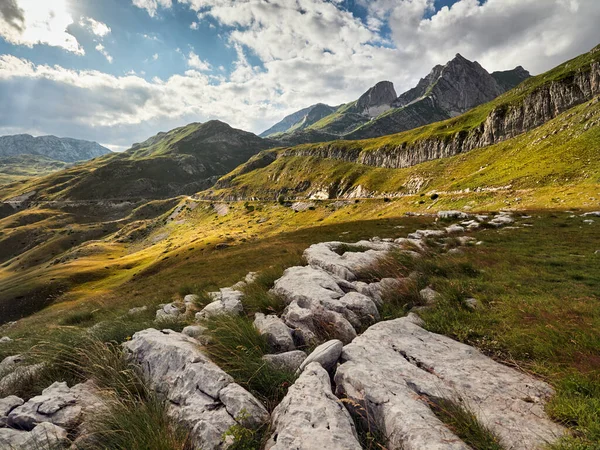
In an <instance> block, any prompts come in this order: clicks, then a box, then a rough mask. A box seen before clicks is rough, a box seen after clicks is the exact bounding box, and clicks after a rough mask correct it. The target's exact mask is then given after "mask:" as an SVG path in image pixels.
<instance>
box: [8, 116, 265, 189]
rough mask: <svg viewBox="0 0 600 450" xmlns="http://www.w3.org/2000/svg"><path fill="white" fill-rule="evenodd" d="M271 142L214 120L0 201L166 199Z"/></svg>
mask: <svg viewBox="0 0 600 450" xmlns="http://www.w3.org/2000/svg"><path fill="white" fill-rule="evenodd" d="M272 146H273V144H272V143H271V142H270V141H267V140H264V139H261V138H259V137H258V136H255V135H254V134H252V133H247V132H245V131H241V130H236V129H234V128H231V127H230V126H229V125H227V124H224V123H222V122H218V121H211V122H206V123H203V124H200V123H193V124H190V125H187V126H185V127H181V128H177V129H174V130H172V131H170V132H168V133H159V134H158V135H156V136H154V137H152V138H150V139H148V140H147V141H145V142H144V143H141V144H136V145H134V146H133V147H132V148H131V149H130V150H128V151H126V152H123V153H118V154H111V155H107V156H104V157H101V158H97V159H94V160H92V161H89V162H86V163H83V164H80V165H77V166H75V167H73V168H70V169H67V170H64V171H61V172H57V173H54V174H51V175H48V176H46V177H41V178H35V179H29V180H24V181H21V182H18V183H13V184H10V185H7V186H3V187H2V188H0V199H3V200H6V199H9V198H11V197H15V196H17V195H21V194H25V193H27V192H32V191H35V195H34V196H33V197H32V200H33V199H35V200H65V199H68V200H91V199H96V200H100V199H101V200H110V199H139V198H165V197H170V196H176V195H179V194H186V193H187V194H191V193H194V192H196V191H198V190H201V189H205V188H207V187H209V186H211V185H212V184H213V182H214V180H215V178H214V177H218V176H220V175H223V174H225V173H227V172H229V171H230V170H232V169H234V168H235V167H236V166H238V165H239V164H241V163H243V162H245V161H247V160H248V158H250V157H251V156H253V155H255V154H256V153H258V152H259V151H260V150H263V149H265V148H269V147H272Z"/></svg>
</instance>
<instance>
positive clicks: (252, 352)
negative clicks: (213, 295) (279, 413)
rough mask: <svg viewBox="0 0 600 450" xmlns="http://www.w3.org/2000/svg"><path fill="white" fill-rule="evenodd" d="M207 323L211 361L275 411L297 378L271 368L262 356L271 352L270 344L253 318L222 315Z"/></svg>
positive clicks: (207, 347) (208, 349) (208, 348)
mask: <svg viewBox="0 0 600 450" xmlns="http://www.w3.org/2000/svg"><path fill="white" fill-rule="evenodd" d="M205 325H206V326H207V327H208V329H209V336H210V338H211V340H210V342H209V343H208V344H207V345H206V350H207V352H208V355H209V356H210V358H211V359H212V361H214V362H215V364H217V365H218V366H219V367H221V368H222V369H223V370H224V371H225V372H227V373H228V374H229V375H231V376H232V377H233V378H234V379H235V381H236V382H237V383H238V384H240V385H241V386H243V387H244V388H246V389H248V390H249V391H250V392H252V393H253V394H254V395H255V396H256V397H257V398H259V399H260V400H261V401H262V402H263V403H264V404H265V405H266V406H267V408H268V409H269V410H272V409H273V408H274V407H275V406H276V405H277V404H278V403H279V402H280V401H281V399H282V398H283V397H284V396H285V393H286V392H287V388H288V387H289V386H290V385H291V384H293V382H294V380H295V378H296V377H295V375H294V374H292V373H288V372H285V371H281V370H276V369H274V368H272V367H271V366H270V365H268V364H266V363H265V362H264V361H263V360H262V359H261V357H262V356H263V355H265V354H268V353H269V347H268V344H267V341H266V338H265V337H264V336H261V335H260V334H259V333H258V331H257V330H256V328H254V325H253V323H252V320H250V319H248V318H246V317H233V316H219V317H215V318H212V319H210V320H207V321H206V322H205Z"/></svg>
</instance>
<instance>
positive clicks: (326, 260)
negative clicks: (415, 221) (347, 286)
mask: <svg viewBox="0 0 600 450" xmlns="http://www.w3.org/2000/svg"><path fill="white" fill-rule="evenodd" d="M342 245H350V246H354V247H356V248H357V249H360V250H362V251H356V252H346V253H344V254H343V255H339V254H338V253H337V252H336V250H337V249H338V248H340V247H341V246H342ZM394 248H396V245H395V244H393V243H390V242H372V241H360V242H356V243H354V244H347V243H344V242H321V243H319V244H314V245H311V246H310V247H309V248H307V249H306V250H305V251H304V259H306V261H307V262H308V264H309V265H310V266H311V267H315V268H320V269H323V270H324V271H326V272H329V273H331V274H334V275H336V276H338V277H340V278H342V279H344V280H348V281H354V280H356V273H357V272H359V271H360V270H362V269H365V268H367V267H369V266H372V265H373V264H376V263H377V261H379V260H380V259H381V258H383V257H384V256H385V255H386V254H387V252H389V251H390V250H392V249H394ZM365 249H366V250H365Z"/></svg>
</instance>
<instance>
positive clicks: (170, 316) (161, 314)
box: [156, 303, 185, 322]
mask: <svg viewBox="0 0 600 450" xmlns="http://www.w3.org/2000/svg"><path fill="white" fill-rule="evenodd" d="M184 313H185V306H183V305H181V304H177V303H167V304H166V305H163V306H162V307H161V308H160V309H159V310H157V311H156V321H157V322H169V321H173V320H177V319H178V318H179V316H181V315H182V314H184Z"/></svg>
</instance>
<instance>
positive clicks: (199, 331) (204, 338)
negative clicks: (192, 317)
mask: <svg viewBox="0 0 600 450" xmlns="http://www.w3.org/2000/svg"><path fill="white" fill-rule="evenodd" d="M181 332H182V333H183V334H185V335H186V336H189V337H191V338H194V339H196V340H197V341H199V342H200V343H201V344H203V345H204V344H206V343H207V342H209V341H210V337H209V336H208V335H207V332H208V328H206V327H204V326H202V325H189V326H187V327H185V328H184V329H183V330H181Z"/></svg>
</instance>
